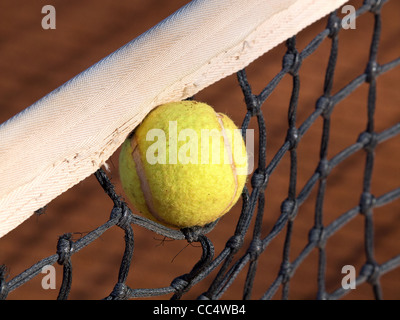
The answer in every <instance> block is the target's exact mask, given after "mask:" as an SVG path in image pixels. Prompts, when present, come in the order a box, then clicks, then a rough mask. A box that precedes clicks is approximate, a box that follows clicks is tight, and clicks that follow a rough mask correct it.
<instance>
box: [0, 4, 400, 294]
mask: <svg viewBox="0 0 400 320" xmlns="http://www.w3.org/2000/svg"><path fill="white" fill-rule="evenodd" d="M185 3H187V1H186V0H168V1H157V0H146V1H138V0H133V1H114V0H97V1H88V0H79V1H78V0H68V1H67V0H60V1H54V0H46V1H43V0H35V1H32V0H19V1H14V0H3V1H2V2H1V4H0V17H1V18H0V28H1V29H0V123H1V122H4V121H5V120H7V119H8V118H10V117H12V116H13V115H15V114H16V113H18V112H19V111H21V110H23V109H24V108H26V107H28V106H29V105H31V104H32V103H33V102H35V101H36V100H38V99H40V98H41V97H42V96H44V95H45V94H47V93H49V92H50V91H52V90H54V89H55V88H57V87H58V86H60V85H61V84H63V83H64V82H66V81H67V80H69V79H70V78H72V77H73V76H75V75H76V74H78V73H79V72H81V71H83V70H85V69H86V68H88V67H89V66H91V65H92V64H93V63H95V62H97V61H98V60H100V59H101V58H103V57H105V56H106V55H108V54H110V53H111V52H113V51H115V50H116V49H118V48H119V47H121V46H122V45H124V44H125V43H127V42H129V41H130V40H132V39H134V38H135V37H137V36H138V35H140V34H141V33H143V32H144V31H146V30H147V29H149V28H150V27H152V26H153V25H155V24H156V23H158V22H159V21H161V20H162V19H164V18H165V17H167V16H168V15H170V14H171V13H173V12H174V11H175V10H177V9H178V8H179V7H181V6H182V5H184V4H185ZM351 3H353V4H355V5H356V6H357V5H359V4H360V3H361V1H352V2H351ZM46 4H51V5H53V6H54V7H55V8H56V12H57V20H56V21H57V25H56V29H55V30H43V29H42V27H41V19H42V17H43V14H42V13H41V9H42V7H43V6H44V5H46ZM383 18H384V20H383V33H382V40H381V46H380V51H379V56H378V57H379V62H380V63H385V62H388V61H391V60H393V59H394V58H396V57H398V55H399V53H400V41H399V38H400V22H399V21H400V2H399V1H391V2H390V3H389V4H387V5H385V6H384V8H383ZM325 25H326V20H322V21H319V22H318V23H316V24H315V25H313V26H312V27H310V28H307V29H306V30H305V31H303V32H301V33H300V35H299V37H298V39H297V45H298V48H299V50H301V49H302V48H304V46H305V45H306V44H307V43H308V42H309V41H310V40H311V39H312V38H313V37H314V36H315V35H317V34H318V32H319V31H321V30H322V29H323V28H324V27H325ZM372 25H373V17H372V15H367V16H365V17H363V18H362V19H360V20H359V21H357V28H356V29H355V30H347V31H344V32H342V33H341V36H340V46H339V50H340V51H339V60H338V68H337V71H336V74H335V85H334V90H333V92H336V91H337V90H338V89H340V88H341V87H343V86H344V85H346V84H347V83H348V82H349V81H350V80H351V79H353V78H354V77H356V76H357V75H359V74H361V73H363V72H364V68H365V65H366V61H367V60H368V48H369V45H370V39H371V36H372V35H371V32H372ZM329 48H330V46H329V42H328V41H326V43H325V44H323V45H322V46H321V47H320V48H319V49H318V50H317V51H316V52H315V53H314V54H313V55H312V56H311V57H310V58H308V59H307V60H306V61H305V62H304V65H303V67H302V69H301V73H300V76H301V81H302V82H301V95H300V102H299V110H298V123H302V121H304V120H305V119H306V117H307V116H308V115H309V114H310V113H311V112H312V111H313V110H314V108H315V101H316V99H317V98H318V97H319V96H320V95H321V94H322V90H323V79H324V73H325V68H326V64H327V59H328V54H327V53H328V51H329ZM284 52H285V46H284V45H283V44H282V45H280V46H278V47H277V48H275V49H273V50H272V51H271V52H269V53H267V54H265V55H264V56H263V57H261V58H259V59H258V60H257V61H256V62H254V63H253V64H251V65H250V66H249V67H248V68H247V72H248V77H249V81H250V83H251V85H252V88H253V90H254V92H256V93H258V92H259V91H260V90H261V89H262V88H263V87H264V86H265V85H266V84H267V83H268V81H270V80H271V79H272V77H273V76H274V75H275V74H276V73H278V72H279V70H280V68H281V59H282V55H283V53H284ZM160 76H162V75H160ZM399 84H400V70H399V68H397V69H395V70H393V71H391V72H389V73H388V74H386V75H384V76H382V77H380V78H379V79H378V97H377V109H376V131H377V132H380V131H382V130H384V129H386V128H388V127H390V126H393V125H394V124H396V123H398V122H399V121H400V90H399ZM291 86H292V81H291V78H290V77H285V79H284V80H283V81H282V82H281V83H280V84H279V86H278V88H277V89H276V91H275V92H274V93H273V94H272V96H271V97H270V98H269V99H268V101H267V102H266V103H265V104H264V106H263V113H264V116H265V119H266V124H267V133H268V144H267V148H268V149H267V160H268V161H270V160H271V158H272V156H273V155H274V154H275V152H276V151H277V150H278V148H279V147H280V146H281V145H282V143H283V141H284V139H285V136H286V130H287V106H288V103H289V98H290V92H291ZM367 91H368V87H367V85H363V86H362V87H361V88H360V89H357V90H356V91H355V92H354V93H353V94H352V97H351V98H350V99H346V100H345V101H344V102H342V103H341V104H340V105H339V106H338V107H337V110H336V111H335V112H334V113H333V115H332V136H331V139H330V151H329V155H328V156H329V157H332V156H333V155H335V154H336V153H337V152H339V151H341V150H342V149H344V148H345V147H346V146H348V145H350V144H352V143H354V142H355V141H356V139H357V138H358V135H359V133H360V132H362V131H363V130H364V128H365V126H366V121H367V116H366V115H367V112H366V101H367ZM196 99H198V100H202V101H205V102H207V103H209V104H211V105H213V106H214V107H215V109H216V110H217V111H220V112H224V113H226V114H228V115H229V116H231V117H232V118H233V119H234V121H235V122H236V123H237V124H238V125H239V126H240V124H241V122H242V120H243V118H244V115H245V112H246V107H245V104H244V102H243V97H242V94H241V91H240V88H239V86H238V84H237V81H236V76H235V75H233V76H231V77H228V78H226V79H223V80H221V81H219V82H218V83H216V84H215V85H213V86H211V87H209V88H206V89H205V90H203V91H202V92H201V93H199V94H198V95H197V96H196ZM251 127H252V128H256V123H255V121H254V119H253V120H252V124H251ZM321 128H322V119H321V120H320V121H318V122H317V123H316V124H314V125H313V126H312V127H311V129H310V130H309V131H308V132H307V134H306V135H305V137H304V139H303V141H302V142H301V144H300V146H299V164H298V166H299V169H298V171H299V176H298V190H300V189H301V188H302V186H303V185H304V183H305V182H306V181H307V179H308V178H309V177H310V175H311V174H312V173H313V172H314V170H315V168H316V166H317V163H318V159H319V146H320V139H321ZM0 143H1V142H0ZM399 147H400V137H399V136H397V137H395V138H393V139H391V140H388V141H387V142H385V143H383V144H382V145H379V147H378V148H377V150H376V151H377V155H376V161H375V168H374V173H373V186H372V193H373V194H375V195H376V196H379V195H381V194H383V193H385V192H388V191H390V190H392V189H394V188H396V187H398V186H399V181H400V164H399V159H400V148H399ZM108 163H109V165H110V172H109V176H110V177H111V178H112V181H113V182H114V183H115V185H116V187H117V191H118V193H119V194H121V195H123V192H122V190H121V189H120V186H119V178H118V152H117V153H116V154H115V155H114V156H113V157H112V158H111V159H110V160H109V161H108ZM288 165H289V155H286V156H285V158H284V161H283V162H282V163H281V164H280V165H279V166H278V169H277V170H276V171H275V172H274V174H273V175H272V176H271V181H270V183H269V186H268V188H267V189H266V207H265V210H266V211H265V215H264V216H265V222H264V227H263V234H264V235H266V234H267V233H268V232H269V231H270V229H271V227H272V226H273V223H274V222H275V221H276V219H277V218H278V216H279V214H280V209H279V208H280V203H281V202H282V201H283V200H284V199H285V198H286V196H287V188H288V183H289V181H288V175H289V166H288ZM364 165H365V154H364V152H363V151H360V152H359V153H357V154H356V155H355V156H352V157H351V158H350V159H348V160H347V161H346V162H345V163H343V164H341V165H340V166H339V167H338V168H337V169H335V170H334V172H333V173H332V176H331V177H330V178H329V179H328V187H329V189H328V192H327V199H326V202H325V204H324V210H325V215H324V224H328V223H329V222H331V221H332V220H333V219H335V218H337V217H338V216H339V215H340V214H341V213H343V212H345V211H347V210H348V209H350V208H352V207H354V206H356V205H357V204H358V201H359V196H360V194H361V191H362V176H363V169H364ZM0 178H1V177H0ZM315 198H316V192H313V193H312V195H311V197H310V198H309V199H308V200H307V201H306V203H305V204H304V205H303V206H302V207H301V209H300V211H299V214H298V216H297V218H296V220H295V224H294V234H293V246H292V252H291V255H292V256H293V257H296V256H297V255H298V254H299V252H300V250H302V248H303V247H304V245H305V244H306V243H307V240H308V232H309V230H310V228H311V227H312V225H313V212H314V206H315ZM240 207H241V203H240V201H239V203H238V204H237V205H236V206H235V208H234V209H233V210H232V212H230V213H229V214H228V215H227V216H226V217H224V218H223V219H221V221H220V222H219V224H218V225H217V227H216V228H215V229H214V230H213V231H212V232H211V233H210V234H209V237H210V239H211V240H212V241H213V243H214V245H215V249H216V254H218V253H219V252H220V251H221V249H222V248H223V247H224V246H225V243H226V241H227V240H228V239H229V238H230V236H232V235H233V232H234V230H235V225H236V221H237V218H238V215H239V212H240ZM111 209H112V202H111V200H109V199H108V197H107V196H106V195H105V194H104V192H103V190H102V189H101V188H100V186H99V185H98V183H97V181H96V179H95V178H94V176H91V177H89V178H87V179H86V180H84V181H83V182H81V183H80V184H78V185H77V186H75V187H74V188H72V189H70V190H68V191H67V192H65V193H64V194H62V195H61V196H60V197H58V198H57V199H55V200H54V201H52V202H51V203H50V204H49V206H48V208H47V210H46V214H44V215H41V216H32V217H31V218H30V219H29V220H27V221H26V222H24V223H23V224H22V225H21V226H19V227H18V228H16V229H15V230H13V231H12V232H10V233H9V234H7V235H6V236H4V237H3V238H1V239H0V264H5V265H6V266H7V267H8V275H9V278H12V277H15V276H16V275H17V274H19V273H20V272H22V271H24V270H25V269H26V268H28V267H30V266H31V265H33V264H34V263H36V262H37V261H39V260H41V259H43V258H44V257H47V256H50V255H52V254H54V253H55V250H56V244H57V239H58V237H59V236H60V235H62V234H64V233H68V232H72V233H74V238H75V239H78V238H79V237H80V236H82V235H83V234H86V233H87V232H89V231H91V230H93V229H95V228H96V227H97V226H99V225H101V224H103V223H105V222H106V221H107V220H108V218H109V215H110V212H111ZM374 223H375V229H374V231H375V242H374V245H375V256H376V260H377V262H378V263H381V262H384V261H387V260H388V259H390V258H392V257H394V256H396V255H398V254H399V253H400V249H399V240H400V201H399V200H397V201H395V202H393V203H392V204H390V205H388V206H385V207H382V208H378V209H376V210H374ZM133 230H134V234H135V250H134V255H133V263H132V266H131V269H130V276H129V279H128V281H127V284H128V285H129V286H130V287H132V288H152V287H165V286H168V285H169V284H170V282H171V281H172V279H174V278H175V277H176V276H179V275H182V274H184V273H187V272H188V271H189V270H190V269H191V267H192V266H193V265H194V263H195V262H196V261H198V259H199V257H200V255H201V248H200V247H196V246H187V243H186V242H184V241H170V240H168V239H167V240H165V241H164V239H163V238H162V237H161V236H158V235H156V234H154V233H152V232H150V231H147V230H145V229H143V228H141V227H138V226H133ZM363 231H364V221H363V217H361V216H359V217H357V218H356V219H354V220H353V221H352V222H350V223H349V224H348V225H346V226H345V227H344V228H343V229H342V230H341V231H340V232H338V233H337V234H336V235H335V236H333V237H332V239H330V240H329V241H328V243H327V254H328V260H327V283H326V286H327V290H328V291H331V290H334V289H336V288H337V287H338V286H339V285H340V281H341V278H342V277H343V275H342V274H341V268H342V266H344V265H346V264H351V265H354V266H355V267H356V269H357V271H359V268H360V267H361V266H362V264H363V263H364V262H365V253H364V243H363ZM123 236H124V234H123V232H122V230H120V229H119V228H118V227H115V228H113V229H111V230H110V231H107V232H106V233H105V234H104V235H102V236H101V238H100V239H98V240H96V241H95V242H94V243H92V244H91V245H90V246H88V247H87V248H84V249H83V250H81V251H80V252H79V253H77V254H75V255H73V257H72V264H73V280H72V291H71V294H70V298H71V299H101V298H103V297H105V296H107V295H108V294H109V293H110V292H111V291H112V289H113V286H114V284H115V283H116V280H117V275H118V268H119V264H120V260H121V257H122V254H123V250H124V241H123ZM284 236H285V232H283V233H282V234H281V235H280V236H278V237H277V238H276V239H275V240H274V241H273V242H272V243H271V245H270V246H269V247H268V248H267V250H266V251H265V253H264V254H263V255H262V257H261V258H260V264H259V268H258V272H257V276H256V282H255V288H254V294H253V296H252V298H254V299H256V298H258V297H260V296H261V295H262V294H263V293H264V291H265V290H266V289H267V288H268V287H269V285H270V284H271V281H272V280H273V279H275V277H276V275H277V273H278V271H279V267H280V262H281V259H282V246H283V240H284ZM246 244H247V243H246ZM317 264H318V254H317V251H315V252H314V253H313V254H311V256H310V257H308V258H307V259H306V261H305V263H304V264H303V265H302V266H301V267H300V268H299V269H298V271H297V272H296V274H295V275H294V277H293V279H292V281H291V285H290V290H291V291H290V295H289V297H290V298H291V299H313V298H315V296H316V288H317V274H316V271H317ZM56 268H57V288H59V286H60V283H61V274H62V268H61V267H60V266H56ZM245 274H246V272H242V275H241V276H239V277H238V279H237V280H236V281H235V282H234V283H233V285H232V287H231V288H230V289H229V290H228V291H227V293H226V294H225V295H224V296H223V298H224V299H240V298H241V296H242V288H243V279H244V277H245ZM212 275H215V273H213V274H211V276H212ZM42 277H43V275H39V276H37V277H36V278H34V279H33V280H31V281H30V282H29V283H27V284H25V285H23V286H22V287H20V288H18V289H17V290H15V291H13V292H11V293H10V294H9V297H8V298H9V299H54V298H56V297H57V293H58V290H43V289H42V287H41V279H42ZM211 279H212V277H208V278H206V279H205V281H204V282H203V283H199V284H197V285H196V286H194V288H192V291H191V292H190V293H188V294H187V295H186V296H184V298H187V299H191V298H196V297H197V296H198V295H199V294H201V293H202V292H203V291H204V290H205V289H206V288H207V284H209V283H210V281H211ZM381 283H382V288H383V297H384V298H386V299H399V298H400V270H399V269H396V270H394V271H391V272H389V273H388V274H386V275H385V276H383V277H382V278H381ZM169 297H170V296H169V295H167V296H161V297H158V298H160V299H166V298H169ZM279 297H280V292H278V294H277V295H276V298H279ZM372 298H373V294H372V289H371V287H370V286H369V285H368V284H363V285H361V286H360V287H358V288H357V290H354V291H353V292H351V293H350V294H348V295H346V296H345V299H372Z"/></svg>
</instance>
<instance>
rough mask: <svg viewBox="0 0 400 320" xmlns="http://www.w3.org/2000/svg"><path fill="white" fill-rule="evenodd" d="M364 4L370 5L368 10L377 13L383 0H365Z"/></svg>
mask: <svg viewBox="0 0 400 320" xmlns="http://www.w3.org/2000/svg"><path fill="white" fill-rule="evenodd" d="M364 4H365V5H369V6H371V8H370V9H369V11H370V12H372V13H375V14H379V12H380V10H381V8H382V5H383V1H382V0H365V2H364Z"/></svg>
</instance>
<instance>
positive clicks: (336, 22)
mask: <svg viewBox="0 0 400 320" xmlns="http://www.w3.org/2000/svg"><path fill="white" fill-rule="evenodd" d="M340 28H341V23H340V18H339V17H338V16H337V15H336V14H331V15H330V16H329V19H328V25H327V29H328V30H329V35H328V37H329V38H333V37H336V36H337V34H338V33H339V31H340Z"/></svg>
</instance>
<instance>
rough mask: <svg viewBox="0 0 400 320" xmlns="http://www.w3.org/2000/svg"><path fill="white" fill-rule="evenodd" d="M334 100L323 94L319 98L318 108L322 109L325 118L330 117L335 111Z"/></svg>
mask: <svg viewBox="0 0 400 320" xmlns="http://www.w3.org/2000/svg"><path fill="white" fill-rule="evenodd" d="M333 106H334V104H333V102H332V99H331V98H330V97H326V96H322V97H320V98H319V99H318V100H317V105H316V109H317V110H321V115H322V116H323V117H324V118H329V117H330V115H331V114H332V111H333Z"/></svg>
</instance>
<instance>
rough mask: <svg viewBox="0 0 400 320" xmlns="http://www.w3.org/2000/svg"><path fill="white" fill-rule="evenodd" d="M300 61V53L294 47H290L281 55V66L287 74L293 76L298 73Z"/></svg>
mask: <svg viewBox="0 0 400 320" xmlns="http://www.w3.org/2000/svg"><path fill="white" fill-rule="evenodd" d="M302 62H303V61H302V58H301V55H300V53H299V52H298V51H297V50H296V49H294V48H290V51H288V52H287V53H286V54H285V55H284V56H283V62H282V67H283V69H284V70H286V71H287V72H288V73H289V74H291V75H292V76H295V75H297V74H298V73H299V69H300V67H301V64H302Z"/></svg>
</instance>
